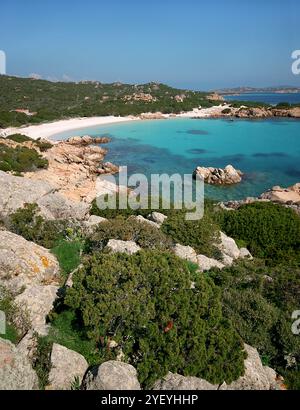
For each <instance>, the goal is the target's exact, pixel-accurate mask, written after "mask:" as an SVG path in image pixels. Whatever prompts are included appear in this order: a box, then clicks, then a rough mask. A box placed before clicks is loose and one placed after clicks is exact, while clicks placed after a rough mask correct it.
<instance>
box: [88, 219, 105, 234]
mask: <svg viewBox="0 0 300 410" xmlns="http://www.w3.org/2000/svg"><path fill="white" fill-rule="evenodd" d="M107 221H108V219H106V218H102V217H101V216H97V215H91V216H90V217H89V219H88V220H87V221H83V223H82V226H83V229H84V231H85V232H86V233H87V234H92V233H93V232H94V231H95V229H96V228H97V226H98V225H99V224H101V223H102V222H107Z"/></svg>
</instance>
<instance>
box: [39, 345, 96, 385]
mask: <svg viewBox="0 0 300 410" xmlns="http://www.w3.org/2000/svg"><path fill="white" fill-rule="evenodd" d="M87 369H88V363H87V361H86V360H85V358H84V357H83V356H82V355H81V354H79V353H77V352H74V351H73V350H70V349H67V348H66V347H64V346H61V345H59V344H57V343H54V344H53V348H52V353H51V370H50V373H49V383H50V384H49V386H47V389H50V390H71V386H72V383H74V382H78V383H79V384H81V382H82V379H83V376H84V375H85V373H86V371H87Z"/></svg>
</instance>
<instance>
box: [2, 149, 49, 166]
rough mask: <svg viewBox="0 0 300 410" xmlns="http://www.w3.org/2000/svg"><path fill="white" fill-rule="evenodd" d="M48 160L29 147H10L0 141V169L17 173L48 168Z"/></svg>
mask: <svg viewBox="0 0 300 410" xmlns="http://www.w3.org/2000/svg"><path fill="white" fill-rule="evenodd" d="M47 167H48V161H47V159H45V158H42V156H41V155H40V154H39V153H38V152H37V151H36V150H35V149H31V148H27V147H22V146H16V147H15V148H12V147H8V146H7V145H5V144H2V143H1V142H0V170H1V171H6V172H7V171H11V172H15V173H18V174H19V173H21V172H30V171H35V170H36V169H39V168H47Z"/></svg>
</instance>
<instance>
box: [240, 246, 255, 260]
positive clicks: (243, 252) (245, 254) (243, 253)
mask: <svg viewBox="0 0 300 410" xmlns="http://www.w3.org/2000/svg"><path fill="white" fill-rule="evenodd" d="M239 257H240V258H242V259H243V258H246V259H253V256H252V255H251V253H250V252H249V251H248V249H247V248H241V249H240V256H239Z"/></svg>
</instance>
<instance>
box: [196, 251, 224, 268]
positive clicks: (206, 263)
mask: <svg viewBox="0 0 300 410" xmlns="http://www.w3.org/2000/svg"><path fill="white" fill-rule="evenodd" d="M197 263H198V265H199V269H200V271H201V272H204V271H207V270H210V269H212V268H218V269H223V268H224V267H225V265H224V264H223V263H222V262H220V261H217V260H216V259H213V258H208V257H207V256H205V255H197Z"/></svg>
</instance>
